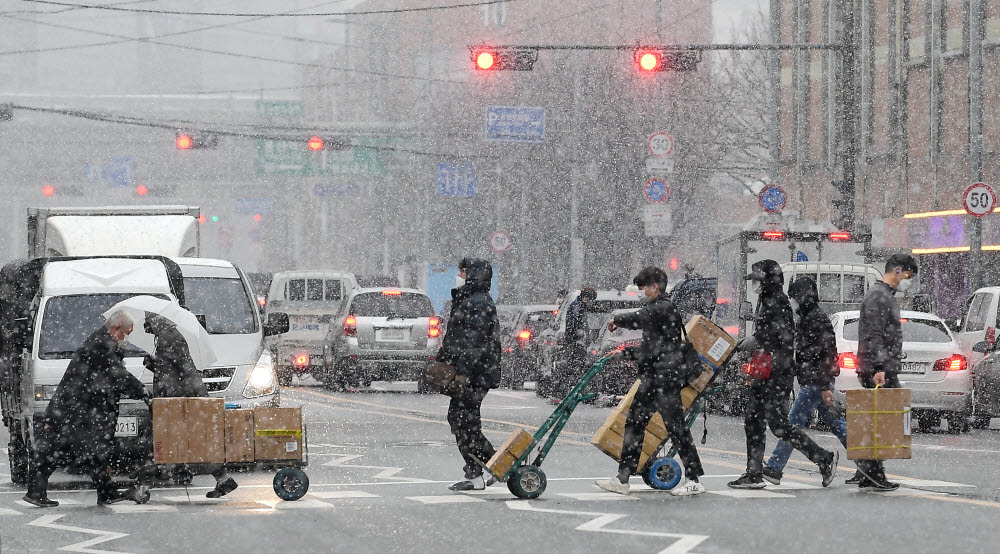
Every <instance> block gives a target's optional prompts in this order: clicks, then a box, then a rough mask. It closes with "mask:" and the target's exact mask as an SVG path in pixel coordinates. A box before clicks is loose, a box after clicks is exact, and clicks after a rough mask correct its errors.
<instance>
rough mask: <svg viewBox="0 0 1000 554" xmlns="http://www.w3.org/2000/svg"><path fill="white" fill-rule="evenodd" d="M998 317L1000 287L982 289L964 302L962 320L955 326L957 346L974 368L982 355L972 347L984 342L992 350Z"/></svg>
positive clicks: (999, 312) (999, 311) (999, 310)
mask: <svg viewBox="0 0 1000 554" xmlns="http://www.w3.org/2000/svg"><path fill="white" fill-rule="evenodd" d="M998 316H1000V287H984V288H981V289H979V290H977V291H976V292H974V293H973V294H972V296H970V297H969V299H968V300H966V302H965V309H964V310H963V311H962V318H961V319H960V320H959V321H958V324H957V326H956V328H955V329H956V335H957V337H958V344H960V345H961V346H962V350H963V352H964V353H965V355H966V356H968V357H969V363H970V364H972V366H973V367H975V366H976V365H977V364H978V363H979V361H980V360H982V359H983V357H984V355H983V353H982V352H976V351H975V350H974V349H973V346H975V345H976V344H978V343H980V342H983V341H986V342H987V343H989V345H990V350H993V344H994V342H995V341H996V335H997V327H998V321H997V318H998Z"/></svg>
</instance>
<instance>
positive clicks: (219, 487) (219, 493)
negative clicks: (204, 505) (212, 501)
mask: <svg viewBox="0 0 1000 554" xmlns="http://www.w3.org/2000/svg"><path fill="white" fill-rule="evenodd" d="M237 487H239V485H237V484H236V480H235V479H233V478H232V477H230V478H229V479H226V480H225V481H223V482H221V483H216V484H215V490H210V491H208V492H207V493H205V496H206V497H208V498H222V497H223V496H226V495H227V494H229V493H231V492H233V491H234V490H236V488H237Z"/></svg>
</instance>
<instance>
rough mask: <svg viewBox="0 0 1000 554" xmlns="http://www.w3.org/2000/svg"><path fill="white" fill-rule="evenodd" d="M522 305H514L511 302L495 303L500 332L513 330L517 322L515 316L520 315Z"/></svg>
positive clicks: (522, 308)
mask: <svg viewBox="0 0 1000 554" xmlns="http://www.w3.org/2000/svg"><path fill="white" fill-rule="evenodd" d="M523 310H524V306H514V305H512V304H497V319H499V320H500V332H501V333H502V334H506V333H507V332H508V331H513V330H514V326H515V325H516V324H517V317H518V316H519V315H521V312H522V311H523Z"/></svg>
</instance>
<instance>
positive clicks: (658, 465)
mask: <svg viewBox="0 0 1000 554" xmlns="http://www.w3.org/2000/svg"><path fill="white" fill-rule="evenodd" d="M681 475H683V473H682V472H681V465H680V464H678V463H677V460H675V459H673V458H659V459H657V460H654V461H653V463H651V464H649V469H648V470H646V471H645V472H644V473H643V476H642V477H643V480H646V479H649V480H648V481H646V482H647V483H648V484H649V486H650V487H652V488H654V489H657V490H661V491H668V490H670V489H672V488H674V487H676V486H677V483H680V482H681Z"/></svg>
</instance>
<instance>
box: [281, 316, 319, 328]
mask: <svg viewBox="0 0 1000 554" xmlns="http://www.w3.org/2000/svg"><path fill="white" fill-rule="evenodd" d="M288 324H289V325H288V330H289V331H324V330H325V325H321V324H320V322H319V317H318V316H314V315H293V316H290V317H289V318H288Z"/></svg>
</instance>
